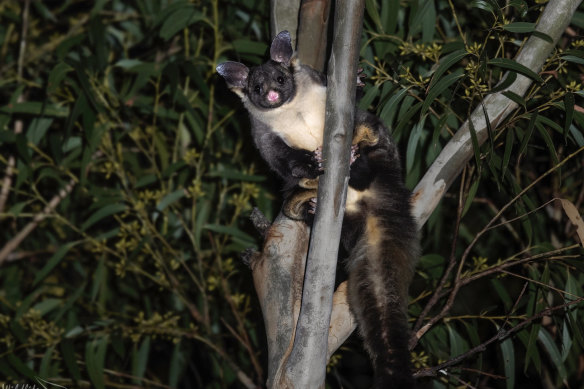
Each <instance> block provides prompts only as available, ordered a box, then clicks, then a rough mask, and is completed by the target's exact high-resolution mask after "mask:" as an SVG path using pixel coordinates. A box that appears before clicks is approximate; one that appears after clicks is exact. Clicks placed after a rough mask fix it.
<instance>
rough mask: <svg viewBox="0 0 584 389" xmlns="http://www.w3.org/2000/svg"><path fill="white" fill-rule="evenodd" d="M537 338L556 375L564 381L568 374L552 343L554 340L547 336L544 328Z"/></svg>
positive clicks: (560, 356)
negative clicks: (556, 370)
mask: <svg viewBox="0 0 584 389" xmlns="http://www.w3.org/2000/svg"><path fill="white" fill-rule="evenodd" d="M537 338H538V340H539V341H540V342H541V344H542V345H543V347H544V348H545V350H546V351H547V353H548V355H549V356H550V358H551V360H552V362H553V363H554V365H555V366H556V369H558V374H559V375H560V378H561V379H562V381H564V380H566V378H567V377H568V373H567V371H566V367H565V366H564V363H563V361H562V355H561V354H560V351H559V350H558V347H557V346H556V344H555V343H554V339H553V338H552V336H551V335H550V334H549V332H547V331H546V330H545V329H544V328H542V329H541V330H540V331H539V334H538V337H537Z"/></svg>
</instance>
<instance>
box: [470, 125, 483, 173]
mask: <svg viewBox="0 0 584 389" xmlns="http://www.w3.org/2000/svg"><path fill="white" fill-rule="evenodd" d="M468 129H469V132H470V139H471V141H472V150H473V152H474V157H475V163H476V165H477V168H480V166H481V148H480V146H479V140H478V138H477V131H476V130H475V126H474V123H473V122H472V118H471V119H469V120H468Z"/></svg>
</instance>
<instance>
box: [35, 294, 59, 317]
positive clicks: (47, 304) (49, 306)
mask: <svg viewBox="0 0 584 389" xmlns="http://www.w3.org/2000/svg"><path fill="white" fill-rule="evenodd" d="M62 302H63V300H61V299H56V298H47V299H44V300H43V301H41V302H40V303H36V304H35V305H33V307H32V309H34V310H35V311H38V312H40V314H41V316H44V315H46V314H47V313H49V312H51V311H52V310H53V309H55V308H57V307H58V306H59V305H61V303H62Z"/></svg>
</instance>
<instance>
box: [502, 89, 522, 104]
mask: <svg viewBox="0 0 584 389" xmlns="http://www.w3.org/2000/svg"><path fill="white" fill-rule="evenodd" d="M502 95H503V96H505V97H506V98H508V99H509V100H511V101H513V102H514V103H516V104H517V105H520V106H522V107H523V108H525V107H526V106H527V103H526V102H525V100H524V99H523V97H521V96H519V95H518V94H517V93H515V92H511V91H509V90H508V91H505V92H503V93H502Z"/></svg>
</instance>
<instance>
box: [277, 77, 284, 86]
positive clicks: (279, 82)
mask: <svg viewBox="0 0 584 389" xmlns="http://www.w3.org/2000/svg"><path fill="white" fill-rule="evenodd" d="M277 80H278V84H280V85H282V84H283V83H284V77H282V76H280V77H278V78H277Z"/></svg>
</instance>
